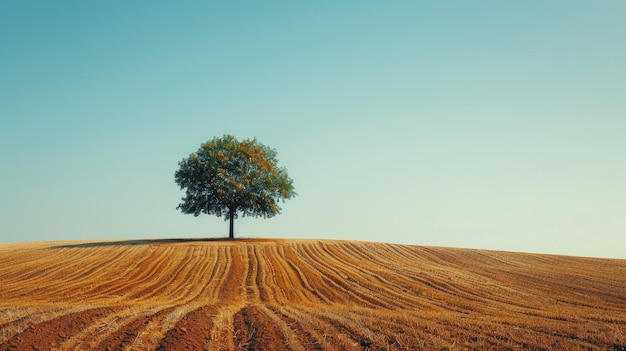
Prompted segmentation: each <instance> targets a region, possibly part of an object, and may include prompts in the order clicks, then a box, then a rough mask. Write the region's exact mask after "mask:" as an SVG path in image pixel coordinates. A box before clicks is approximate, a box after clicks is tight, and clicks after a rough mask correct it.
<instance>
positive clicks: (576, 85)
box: [0, 0, 626, 258]
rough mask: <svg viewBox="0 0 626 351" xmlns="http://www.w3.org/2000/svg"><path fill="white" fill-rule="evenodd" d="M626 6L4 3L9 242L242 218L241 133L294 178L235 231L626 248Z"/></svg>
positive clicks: (0, 214) (2, 91)
mask: <svg viewBox="0 0 626 351" xmlns="http://www.w3.org/2000/svg"><path fill="white" fill-rule="evenodd" d="M624 13H626V2H624V1H621V0H614V1H611V0H607V1H577V0H566V1H565V0H554V1H535V0H531V1H524V2H514V1H495V0H494V1H483V0H477V1H431V2H426V1H392V2H388V1H349V0H346V1H309V2H304V1H263V2H260V1H227V2H217V1H185V2H169V1H105V2H84V1H64V0H61V1H47V2H44V1H42V2H31V1H29V2H23V1H12V0H9V1H2V2H0V43H2V44H1V45H0V194H1V196H0V244H1V243H15V242H29V241H55V240H108V239H126V238H199V237H223V236H226V235H227V231H228V223H227V222H225V221H224V220H223V219H222V218H218V217H215V216H207V215H202V216H199V217H193V216H192V215H184V214H182V213H180V212H178V211H177V210H176V206H177V205H178V203H179V202H180V199H181V197H182V196H183V195H184V191H183V190H181V189H180V188H179V187H178V186H177V185H176V184H175V182H174V172H175V171H176V170H177V169H178V162H179V161H181V160H182V159H183V158H185V157H188V156H189V154H191V153H192V152H195V151H196V150H197V149H198V147H199V146H200V144H201V143H203V142H205V141H208V140H210V139H213V138H214V137H216V136H222V135H224V134H233V135H235V136H236V137H237V138H239V139H240V140H242V139H247V138H253V137H256V138H257V139H258V140H259V141H260V142H261V143H263V144H265V145H268V146H270V147H272V148H274V149H276V150H277V152H278V159H279V165H280V166H283V167H285V168H286V169H287V170H288V173H289V175H290V177H291V178H293V180H294V186H295V190H296V192H297V193H298V196H297V197H295V198H293V199H291V200H288V201H286V202H285V203H283V204H281V207H282V213H281V214H280V215H278V216H276V217H274V218H271V219H263V218H240V219H238V220H237V221H236V222H235V236H239V237H260V238H264V237H272V238H275V237H278V238H318V239H345V240H365V241H378V242H390V243H400V244H414V245H429V246H449V247H465V248H477V249H492V250H507V251H519V252H538V253H552V254H565V255H576V256H596V257H613V258H626V162H625V155H626V137H625V135H626V98H625V93H626V45H624V40H625V38H626V21H624V20H623V14H624Z"/></svg>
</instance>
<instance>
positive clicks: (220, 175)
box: [174, 135, 296, 239]
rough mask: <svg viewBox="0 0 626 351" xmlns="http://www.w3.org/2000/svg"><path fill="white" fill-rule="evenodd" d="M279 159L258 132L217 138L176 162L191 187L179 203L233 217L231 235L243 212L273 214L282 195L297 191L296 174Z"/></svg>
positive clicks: (181, 181)
mask: <svg viewBox="0 0 626 351" xmlns="http://www.w3.org/2000/svg"><path fill="white" fill-rule="evenodd" d="M277 163H278V161H277V160H276V150H274V149H271V148H269V147H267V146H265V145H263V144H261V143H259V142H258V141H257V140H256V138H254V139H252V140H250V139H246V140H243V141H241V142H240V141H238V140H237V139H236V138H235V137H234V136H232V135H224V136H223V137H221V138H218V137H216V138H213V140H211V141H209V142H206V143H204V144H202V145H201V146H200V148H199V149H198V151H196V152H195V153H193V154H191V155H189V158H185V159H183V160H182V161H180V162H179V163H178V165H179V166H180V168H179V169H178V171H176V173H175V175H174V176H175V181H176V184H178V185H179V186H180V188H181V189H184V188H186V189H187V190H186V194H185V197H183V198H182V202H181V203H180V204H179V205H178V206H177V207H176V209H179V210H181V211H182V212H183V213H186V214H193V215H194V216H198V215H200V213H206V214H209V215H211V214H212V215H216V216H224V220H230V230H229V238H230V239H233V238H234V231H233V222H234V220H235V218H237V217H238V214H239V213H241V214H242V215H243V216H255V217H264V218H270V217H273V216H274V215H276V214H279V213H280V207H279V206H278V204H277V202H278V201H280V200H283V202H284V199H290V198H292V197H293V196H295V195H296V193H295V192H294V190H293V189H294V188H293V180H292V179H291V178H289V176H288V175H287V170H286V169H285V168H279V167H278V165H277Z"/></svg>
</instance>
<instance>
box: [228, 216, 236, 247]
mask: <svg viewBox="0 0 626 351" xmlns="http://www.w3.org/2000/svg"><path fill="white" fill-rule="evenodd" d="M229 215H230V230H229V232H228V238H229V239H231V240H232V239H234V238H235V231H234V227H235V226H234V222H235V211H232V210H229Z"/></svg>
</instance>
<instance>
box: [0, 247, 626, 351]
mask: <svg viewBox="0 0 626 351" xmlns="http://www.w3.org/2000/svg"><path fill="white" fill-rule="evenodd" d="M624 346H626V260H615V259H598V258H583V257H569V256H556V255H541V254H527V253H511V252H499V251H486V250H470V249H452V248H439V247H422V246H407V245H396V244H382V243H366V242H356V241H324V240H322V241H316V240H235V241H192V240H154V241H136V242H117V243H116V242H105V243H63V244H59V243H37V244H8V245H0V351H5V350H11V351H13V350H621V349H622V347H624Z"/></svg>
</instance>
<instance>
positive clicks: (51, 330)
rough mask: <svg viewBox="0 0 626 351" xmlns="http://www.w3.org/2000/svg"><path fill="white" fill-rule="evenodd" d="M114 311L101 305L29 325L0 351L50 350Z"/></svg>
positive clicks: (3, 345) (1, 347)
mask: <svg viewBox="0 0 626 351" xmlns="http://www.w3.org/2000/svg"><path fill="white" fill-rule="evenodd" d="M111 313H115V310H114V309H113V308H109V307H103V308H95V309H91V310H85V311H82V312H74V313H69V314H66V315H63V316H59V317H56V318H54V319H51V320H49V321H46V322H42V323H38V324H35V325H31V326H30V327H28V328H27V329H26V330H24V331H23V332H21V333H19V334H17V335H14V336H13V337H12V338H10V339H9V340H7V342H6V343H3V344H1V345H0V351H9V350H10V351H15V350H51V349H53V348H55V347H57V346H59V345H60V344H61V343H63V342H64V341H65V340H67V339H69V338H70V337H71V336H72V335H74V334H77V333H79V332H80V331H81V330H82V329H83V328H86V327H87V326H89V325H90V324H92V323H94V321H96V320H98V319H100V318H103V317H104V316H106V315H108V314H111Z"/></svg>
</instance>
